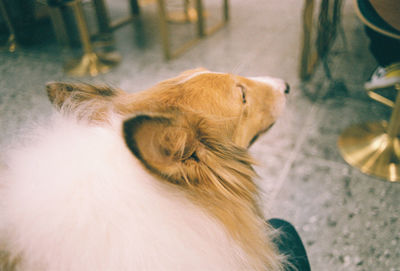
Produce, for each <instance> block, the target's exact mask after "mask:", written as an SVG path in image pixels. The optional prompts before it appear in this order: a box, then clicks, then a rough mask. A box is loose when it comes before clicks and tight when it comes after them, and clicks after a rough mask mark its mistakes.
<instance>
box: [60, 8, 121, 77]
mask: <svg viewBox="0 0 400 271" xmlns="http://www.w3.org/2000/svg"><path fill="white" fill-rule="evenodd" d="M68 5H71V7H72V9H73V12H74V15H75V17H76V21H77V24H78V31H79V35H80V38H81V41H82V46H83V52H84V54H83V56H82V57H81V58H80V59H78V60H73V61H71V62H70V63H68V64H67V65H66V66H65V70H66V72H67V73H68V74H70V75H74V76H85V75H91V76H96V75H98V74H100V73H106V72H108V71H109V70H110V69H111V68H112V67H114V66H116V65H117V64H118V63H119V62H120V60H121V58H120V56H119V55H118V54H116V53H95V52H94V50H93V47H92V44H91V41H90V35H89V31H88V28H87V25H86V20H85V18H84V13H83V8H82V3H81V1H80V0H75V1H72V2H70V3H68Z"/></svg>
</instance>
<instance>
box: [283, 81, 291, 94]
mask: <svg viewBox="0 0 400 271" xmlns="http://www.w3.org/2000/svg"><path fill="white" fill-rule="evenodd" d="M285 86H286V88H285V90H284V92H285V94H289V92H290V85H289V84H288V83H287V82H285Z"/></svg>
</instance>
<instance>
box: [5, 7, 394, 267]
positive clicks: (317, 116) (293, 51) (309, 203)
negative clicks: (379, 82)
mask: <svg viewBox="0 0 400 271" xmlns="http://www.w3.org/2000/svg"><path fill="white" fill-rule="evenodd" d="M120 2H121V1H114V2H113V3H112V4H110V9H111V11H112V14H113V16H118V15H119V14H121V13H123V12H124V11H125V8H124V5H123V4H121V3H120ZM122 2H124V1H122ZM302 4H303V1H298V0H285V1H278V0H271V1H263V0H250V1H240V0H231V21H230V23H229V25H228V26H227V27H225V28H223V29H222V30H220V31H219V32H217V33H216V34H214V35H213V36H210V37H208V38H206V39H204V40H203V41H202V42H201V43H199V44H198V45H197V46H196V47H194V48H192V49H191V50H190V51H188V52H187V53H185V54H184V55H182V56H180V57H179V58H177V59H175V60H172V61H169V62H165V61H164V60H163V58H162V54H161V46H160V42H159V41H160V39H159V29H158V25H157V12H156V7H155V6H154V5H151V4H150V5H146V6H143V8H142V15H141V19H138V20H137V21H136V22H135V23H134V24H132V25H128V26H126V27H124V28H122V29H120V30H118V31H117V32H116V41H117V49H118V51H119V52H120V53H121V54H122V56H123V61H122V63H121V64H120V65H119V67H117V68H116V69H114V70H112V71H111V72H110V73H108V74H105V75H101V76H98V77H96V78H80V79H74V78H71V77H67V76H66V75H65V74H64V73H63V71H62V64H63V61H64V58H66V57H68V56H70V53H69V52H68V51H62V50H60V49H59V47H58V45H57V44H56V43H55V41H54V40H52V39H50V40H47V41H46V43H39V44H37V45H34V46H31V47H26V48H21V49H20V50H18V51H17V52H16V53H13V54H11V53H7V52H1V53H0V127H1V133H0V147H1V148H5V147H6V146H7V144H8V143H9V142H10V141H11V140H12V139H13V138H14V137H15V134H17V133H18V131H19V130H20V129H21V127H24V126H25V124H26V123H29V122H31V121H32V120H35V119H39V118H46V117H48V116H49V114H50V112H51V110H52V109H51V106H50V104H49V103H48V102H47V97H46V95H45V92H44V84H45V83H46V82H47V81H54V80H68V81H73V80H80V81H86V82H106V83H109V84H113V85H116V86H119V87H121V88H123V89H125V90H127V91H130V92H134V91H139V90H143V89H146V88H147V87H149V86H151V85H152V84H154V83H156V82H158V81H160V80H163V79H166V78H169V77H172V76H175V75H176V74H178V73H179V72H181V71H183V70H186V69H190V68H194V67H199V66H202V67H206V68H208V69H210V70H214V71H222V72H234V73H238V74H241V75H244V76H248V75H253V76H258V75H272V76H277V77H282V78H285V79H286V80H287V81H289V82H291V85H292V93H291V94H290V97H289V101H288V105H287V110H286V112H285V114H284V116H283V117H282V118H281V120H280V121H279V122H278V123H277V124H276V125H275V126H274V127H273V129H272V130H271V131H270V133H269V134H267V135H265V136H263V137H262V138H260V139H259V141H258V142H257V143H256V144H255V145H253V146H252V148H251V153H252V154H253V155H254V156H255V157H256V158H257V159H258V160H259V161H260V166H258V167H257V171H258V173H259V175H260V180H259V182H260V185H261V187H262V188H263V189H264V192H265V193H264V195H263V204H264V206H265V212H266V213H267V214H268V216H274V217H281V218H284V219H287V220H289V221H291V222H292V223H293V224H294V225H295V226H296V228H297V229H298V230H299V232H300V235H301V236H302V238H303V240H304V243H305V245H306V248H307V251H308V254H309V258H310V261H311V265H312V269H313V270H318V271H319V270H323V271H324V270H332V271H336V270H377V271H380V270H382V271H394V270H400V219H399V217H400V211H399V206H400V184H392V183H388V182H383V181H381V180H378V179H376V178H374V177H369V176H366V175H364V174H362V173H360V172H359V171H358V170H356V169H353V168H351V167H350V166H348V165H347V164H346V163H345V162H344V161H343V160H342V158H341V157H340V154H339V152H338V149H337V147H336V141H337V138H338V135H339V134H340V133H341V131H343V129H344V128H346V127H347V126H349V125H350V124H352V123H359V122H363V121H369V120H379V119H387V118H388V117H389V115H390V111H389V110H388V109H387V108H385V107H384V106H383V105H381V104H378V103H376V102H373V101H371V100H370V99H369V98H368V97H367V95H366V94H365V93H364V91H363V87H362V86H363V83H364V81H365V80H367V79H368V76H369V75H370V73H371V72H372V71H373V70H374V68H375V66H376V63H375V60H374V59H373V58H372V56H371V55H370V54H369V52H368V41H367V38H366V36H365V34H364V32H363V26H362V24H361V23H360V22H359V20H358V19H357V18H356V15H355V14H354V11H353V7H352V3H351V1H346V4H345V6H344V10H343V28H344V33H345V36H346V42H343V39H338V40H337V41H336V43H335V45H334V47H333V50H332V52H331V54H330V56H329V65H330V67H331V72H332V74H333V78H334V79H333V80H332V81H330V80H328V79H327V78H326V76H325V74H324V72H323V71H322V69H318V70H317V72H316V74H315V75H314V77H313V79H312V80H311V81H310V82H308V83H307V84H303V83H300V81H299V79H298V77H297V69H298V59H299V51H300V49H299V44H300V31H301V12H302ZM48 29H49V28H47V30H46V31H49V30H48ZM50 29H51V28H50ZM344 87H345V88H347V90H348V92H347V93H346V92H343V89H344ZM0 161H1V160H0Z"/></svg>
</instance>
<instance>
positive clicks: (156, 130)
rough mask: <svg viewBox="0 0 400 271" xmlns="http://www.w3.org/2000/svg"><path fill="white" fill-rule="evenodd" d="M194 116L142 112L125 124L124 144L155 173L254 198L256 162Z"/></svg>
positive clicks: (185, 183) (184, 183)
mask: <svg viewBox="0 0 400 271" xmlns="http://www.w3.org/2000/svg"><path fill="white" fill-rule="evenodd" d="M215 125H218V124H215V123H214V124H213V123H210V122H206V121H205V120H204V119H202V118H200V117H198V116H196V115H191V114H182V113H176V114H175V113H172V114H139V115H136V116H134V117H132V118H130V119H128V120H126V121H125V122H124V124H123V134H124V138H125V142H126V144H127V146H128V147H129V149H130V150H131V151H132V153H133V154H134V155H135V156H136V157H137V158H138V159H139V160H140V161H141V162H142V163H143V165H144V166H145V167H146V168H147V169H148V170H150V171H151V172H152V173H154V174H156V175H158V176H160V177H162V179H164V180H168V181H170V182H172V183H175V184H179V185H182V186H185V187H189V188H200V189H202V190H208V191H217V190H218V191H219V192H221V193H223V194H224V195H228V196H229V195H233V194H235V195H236V196H237V195H240V196H242V197H249V198H250V197H251V196H252V195H251V194H252V193H254V192H255V190H254V189H253V183H252V180H251V179H252V177H254V176H255V172H254V170H253V168H252V164H253V160H252V158H251V157H250V156H249V155H248V153H247V150H246V149H244V148H241V147H238V146H236V145H235V144H233V142H231V141H230V140H228V139H226V138H224V137H223V136H221V135H220V134H218V133H217V131H218V130H215V131H213V127H215Z"/></svg>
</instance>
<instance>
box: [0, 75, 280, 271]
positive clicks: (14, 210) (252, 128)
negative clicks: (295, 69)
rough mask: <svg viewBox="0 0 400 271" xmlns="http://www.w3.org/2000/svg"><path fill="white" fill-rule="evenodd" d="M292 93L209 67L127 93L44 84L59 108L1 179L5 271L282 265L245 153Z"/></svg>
mask: <svg viewBox="0 0 400 271" xmlns="http://www.w3.org/2000/svg"><path fill="white" fill-rule="evenodd" d="M287 88H288V87H287V85H286V84H285V83H284V82H283V81H282V80H280V79H272V78H267V77H260V78H244V77H241V76H236V75H231V74H224V73H214V72H210V71H207V70H204V69H197V70H191V71H187V72H184V73H182V74H181V75H179V76H178V77H176V78H173V79H170V80H166V81H163V82H161V83H159V84H157V85H156V86H154V87H152V88H150V89H149V90H146V91H144V92H141V93H133V94H128V93H126V92H124V91H122V90H119V89H113V88H110V87H104V86H101V87H98V86H92V85H87V84H69V83H50V84H48V85H47V92H48V96H49V98H50V101H51V102H52V103H53V104H54V105H55V107H56V108H57V109H58V111H59V113H56V114H55V116H54V117H53V118H52V121H51V122H50V123H48V124H47V125H41V126H40V127H38V128H37V129H35V130H34V131H32V135H31V136H30V138H31V139H29V140H28V141H27V142H25V144H24V145H23V147H19V148H17V149H15V150H14V151H12V152H11V153H10V155H9V160H8V164H7V169H6V170H5V171H4V172H2V174H1V179H0V246H1V247H2V249H3V250H4V251H7V254H2V255H3V256H2V257H0V259H1V261H2V263H0V269H1V268H3V269H13V268H16V270H24V271H25V270H26V271H36V270H38V271H40V270H43V271H50V270H51V271H53V270H57V271H70V270H71V271H72V270H79V271H87V270H96V271H100V270H104V271H106V270H107V271H109V270H112V271H117V270H118V271H120V270H129V271H130V270H280V269H281V268H282V262H281V259H282V257H281V256H280V255H279V254H278V253H277V252H276V250H275V248H274V246H273V245H272V242H271V232H272V231H271V230H270V229H269V228H268V225H266V223H265V221H264V218H263V217H262V214H261V211H260V209H259V207H258V206H257V187H256V185H255V184H254V182H253V180H252V178H253V177H254V176H255V175H256V174H255V172H254V170H253V168H252V164H253V160H252V158H251V157H250V156H249V154H248V152H247V147H248V146H249V145H250V144H251V143H252V142H253V141H254V139H255V138H256V137H257V136H258V135H259V134H261V133H263V132H264V131H266V130H267V129H268V128H269V127H270V126H271V125H272V124H273V123H274V122H275V120H276V119H277V117H278V116H279V115H280V113H281V111H282V110H283V108H284V104H285V92H288V89H287ZM0 255H1V254H0ZM6 255H7V256H6ZM3 269H2V270H3Z"/></svg>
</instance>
